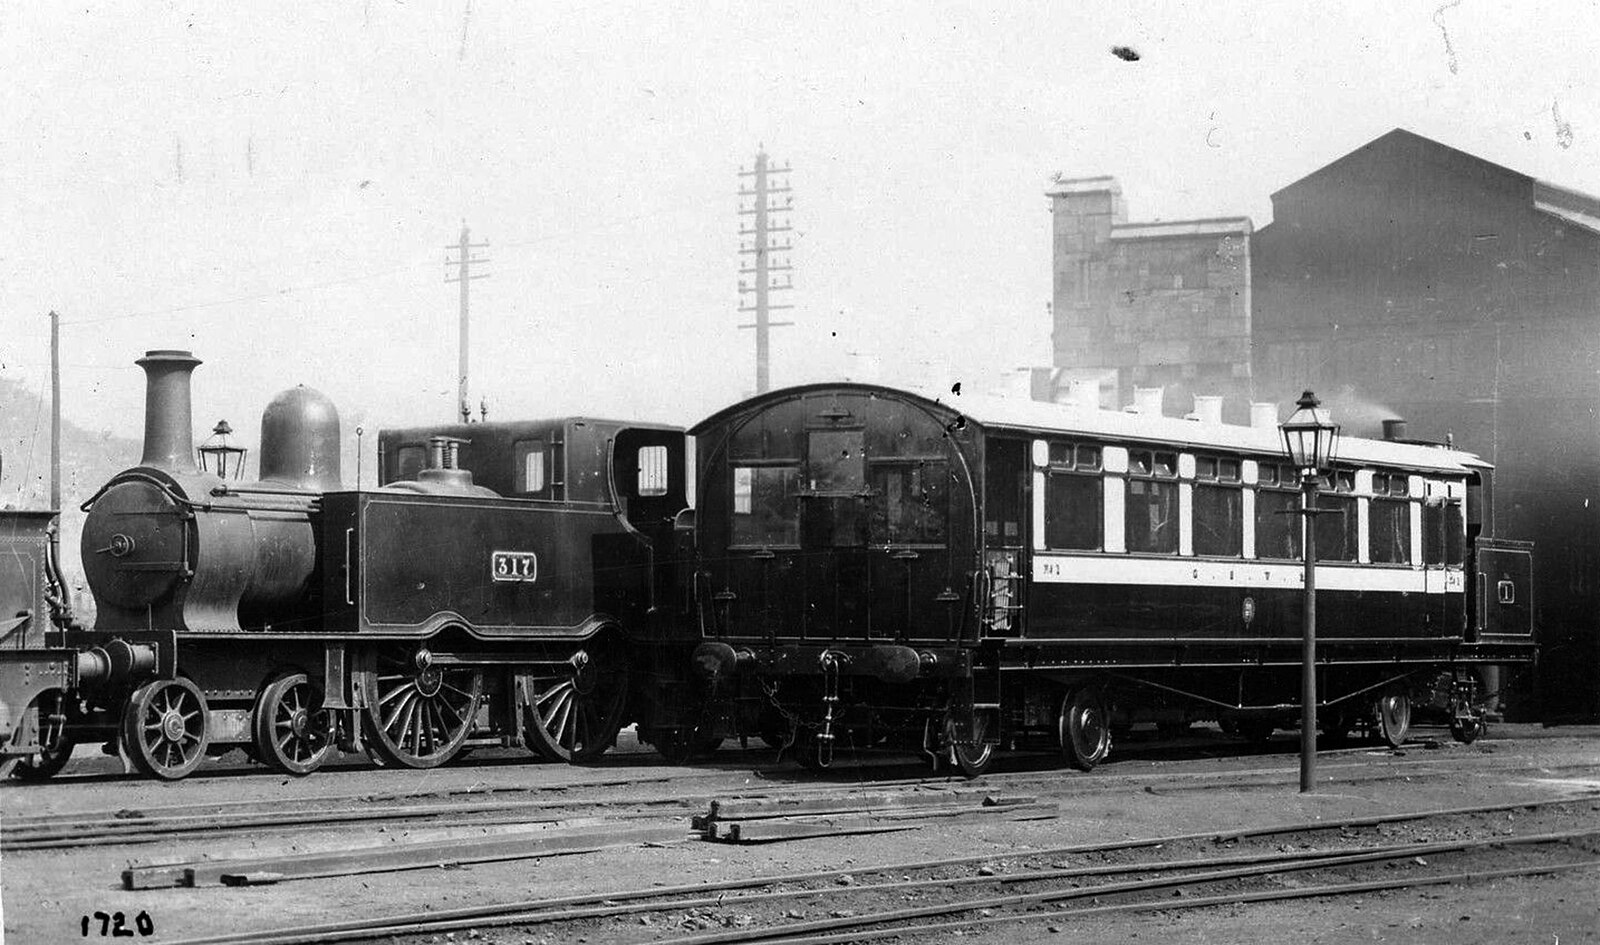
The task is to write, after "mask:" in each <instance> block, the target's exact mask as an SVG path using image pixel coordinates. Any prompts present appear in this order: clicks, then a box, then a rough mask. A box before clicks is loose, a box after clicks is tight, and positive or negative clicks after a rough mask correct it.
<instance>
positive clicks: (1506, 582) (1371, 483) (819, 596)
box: [690, 384, 1533, 773]
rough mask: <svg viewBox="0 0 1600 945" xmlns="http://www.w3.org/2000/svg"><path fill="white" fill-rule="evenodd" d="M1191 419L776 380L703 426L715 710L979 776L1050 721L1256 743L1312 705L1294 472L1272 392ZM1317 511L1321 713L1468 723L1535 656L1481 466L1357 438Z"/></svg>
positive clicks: (1101, 740) (1508, 546)
mask: <svg viewBox="0 0 1600 945" xmlns="http://www.w3.org/2000/svg"><path fill="white" fill-rule="evenodd" d="M1264 406H1266V407H1267V409H1266V410H1257V411H1256V415H1257V422H1256V423H1255V424H1253V425H1251V426H1233V425H1225V424H1223V423H1221V422H1220V417H1219V414H1220V410H1219V409H1217V408H1218V402H1215V401H1206V402H1202V403H1200V404H1199V405H1198V412H1197V415H1195V416H1192V417H1191V418H1187V419H1177V418H1169V417H1163V416H1159V415H1158V414H1156V413H1150V412H1145V413H1139V412H1128V411H1110V410H1101V409H1098V407H1097V406H1095V405H1087V404H1086V405H1080V406H1064V405H1057V404H1047V403H1040V402H1032V401H1011V400H986V399H982V398H972V397H967V396H956V397H951V398H950V399H949V401H948V402H944V401H942V400H940V399H931V398H928V397H924V396H920V395H917V394H913V393H908V392H904V391H899V390H892V389H889V388H885V387H877V386H871V385H862V384H821V385H813V386H806V387H798V388H792V389H788V390H783V391H778V392H774V393H770V394H765V395H761V396H758V397H756V398H754V399H751V400H747V401H745V402H743V403H740V404H737V405H735V406H732V407H729V408H727V409H726V410H723V411H721V412H719V413H717V414H715V415H714V416H712V417H710V418H708V419H707V420H705V421H703V422H701V423H700V424H699V425H697V426H696V427H694V428H692V429H691V431H690V432H691V434H693V435H694V436H695V437H696V442H697V451H698V453H697V464H696V465H697V469H698V471H699V484H698V489H697V495H698V503H697V525H696V534H697V540H698V548H699V555H700V559H699V560H700V564H699V570H698V572H697V574H696V583H695V591H696V601H697V606H698V610H699V622H700V625H701V627H702V630H703V633H704V642H703V643H702V644H701V645H700V647H699V649H698V650H697V651H696V666H697V668H698V670H699V672H700V673H701V675H702V677H703V678H704V680H705V681H706V683H707V685H709V686H710V687H712V691H713V693H714V695H713V704H712V709H711V712H710V716H709V718H711V719H714V720H716V722H717V724H720V725H722V726H723V727H724V728H725V729H735V730H741V731H759V732H762V733H763V734H764V735H765V736H766V737H767V738H768V739H769V740H771V741H775V742H779V743H781V744H786V745H790V746H793V747H794V748H795V749H796V750H797V751H798V752H799V753H800V757H801V760H802V761H803V762H805V763H808V764H818V765H825V764H827V763H828V762H829V761H830V760H831V757H832V756H833V754H834V753H835V752H837V751H839V750H840V749H841V747H842V746H846V745H855V746H864V745H873V744H881V743H886V742H894V741H900V742H902V743H903V742H906V741H908V740H909V741H910V742H911V743H912V744H916V745H920V747H921V748H922V749H923V750H925V751H926V752H928V753H929V754H931V755H933V756H934V757H935V758H939V757H948V758H950V759H951V760H952V761H953V762H954V763H955V764H957V765H958V766H959V767H961V768H962V769H963V770H965V771H967V772H968V773H976V772H978V771H981V770H983V769H984V768H985V766H987V764H988V763H989V761H990V759H991V758H992V756H993V753H994V750H995V749H996V748H997V747H999V746H1009V745H1014V744H1024V743H1028V742H1030V741H1031V742H1039V741H1047V742H1049V743H1052V744H1054V745H1056V746H1058V747H1059V749H1060V751H1062V752H1063V753H1064V754H1065V756H1066V758H1067V760H1069V761H1070V762H1071V763H1072V764H1074V765H1076V766H1078V767H1082V768H1089V767H1092V766H1093V765H1095V764H1096V763H1098V762H1099V761H1101V760H1102V759H1104V758H1105V757H1106V755H1107V753H1108V752H1109V751H1110V747H1111V741H1112V733H1113V731H1116V730H1118V729H1120V728H1122V727H1124V726H1128V725H1131V724H1133V723H1135V722H1139V721H1155V722H1157V723H1165V724H1168V725H1184V724H1187V723H1189V722H1192V721H1196V720H1204V719H1215V720H1219V721H1221V722H1223V723H1224V724H1225V725H1226V726H1229V727H1235V726H1237V727H1238V728H1239V729H1240V730H1242V731H1244V732H1246V733H1247V734H1251V735H1254V736H1256V737H1264V736H1265V735H1266V734H1270V732H1271V731H1272V728H1273V726H1275V725H1277V724H1279V723H1280V722H1286V721H1287V720H1288V718H1289V717H1290V716H1291V715H1292V714H1293V713H1294V711H1295V710H1296V709H1297V706H1298V696H1297V689H1296V687H1297V681H1298V672H1299V660H1300V650H1299V647H1300V636H1301V602H1302V599H1303V592H1302V581H1303V576H1302V575H1303V564H1302V558H1301V552H1302V548H1301V545H1302V535H1303V532H1302V524H1301V521H1302V516H1300V515H1299V514H1297V513H1298V510H1299V508H1300V504H1301V498H1300V495H1301V493H1300V492H1299V482H1298V477H1297V473H1296V472H1295V470H1293V469H1292V468H1289V467H1287V466H1286V464H1285V462H1284V457H1283V453H1282V447H1281V441H1280V439H1279V431H1278V429H1277V426H1276V417H1275V414H1274V413H1273V412H1272V410H1271V408H1270V405H1264ZM1338 459H1339V465H1338V467H1337V468H1336V469H1334V470H1333V471H1332V472H1331V473H1330V474H1329V476H1328V477H1327V479H1326V481H1325V482H1324V483H1323V493H1322V497H1321V498H1320V499H1319V501H1318V505H1319V507H1320V508H1323V509H1326V510H1328V511H1327V512H1326V513H1325V514H1323V515H1322V516H1321V519H1320V521H1319V525H1318V531H1317V548H1316V549H1315V553H1316V555H1317V561H1318V563H1317V566H1316V570H1317V599H1318V612H1319V614H1320V615H1321V616H1320V619H1319V625H1318V636H1319V640H1320V643H1321V646H1320V658H1319V664H1318V673H1319V676H1320V677H1321V690H1320V691H1321V692H1323V693H1324V694H1325V697H1326V701H1325V702H1324V703H1323V704H1322V705H1320V706H1319V707H1318V708H1319V717H1320V719H1321V724H1322V726H1323V727H1324V729H1325V730H1327V731H1330V732H1334V733H1342V732H1345V731H1347V730H1349V729H1350V728H1351V727H1353V726H1356V725H1369V726H1371V727H1373V728H1375V729H1376V731H1377V732H1378V733H1379V734H1380V735H1382V736H1383V737H1385V738H1387V739H1388V740H1389V741H1391V742H1395V743H1397V742H1398V741H1399V739H1400V738H1402V737H1403V736H1404V733H1405V729H1406V727H1407V725H1408V724H1409V719H1410V711H1411V704H1412V699H1413V696H1414V695H1416V694H1418V693H1421V692H1424V691H1427V692H1430V693H1433V694H1434V695H1432V696H1430V698H1432V699H1434V700H1435V701H1437V702H1438V703H1439V704H1440V707H1441V708H1444V709H1447V710H1448V711H1449V712H1450V713H1451V716H1452V719H1453V723H1454V730H1455V731H1456V733H1457V734H1458V736H1459V737H1462V738H1465V739H1470V738H1472V737H1474V736H1475V735H1476V732H1477V731H1478V730H1479V726H1480V722H1479V720H1478V718H1477V716H1476V715H1475V712H1474V710H1473V709H1472V705H1473V704H1474V701H1475V696H1476V694H1477V693H1476V692H1475V686H1476V681H1477V678H1478V674H1477V672H1476V670H1477V669H1479V668H1481V667H1485V666H1491V665H1503V664H1515V663H1519V662H1524V661H1526V660H1528V659H1530V658H1531V656H1532V652H1533V639H1532V626H1533V625H1532V612H1531V601H1530V600H1529V597H1528V595H1529V583H1528V578H1529V572H1530V556H1531V549H1530V547H1529V546H1528V545H1526V544H1523V543H1516V542H1506V541H1492V540H1489V539H1488V538H1486V537H1484V536H1486V535H1488V534H1491V531H1490V529H1489V528H1488V527H1487V526H1488V524H1489V516H1490V515H1492V506H1491V503H1490V501H1489V500H1490V493H1491V482H1492V478H1491V477H1492V470H1491V469H1490V467H1489V466H1488V465H1487V464H1485V463H1483V462H1482V461H1481V460H1479V459H1478V458H1477V457H1476V456H1474V455H1472V454H1470V453H1466V452H1462V451H1458V450H1454V449H1448V448H1445V447H1443V446H1440V445H1433V444H1424V443H1411V442H1401V441H1398V440H1365V439H1354V438H1346V439H1344V440H1343V441H1342V443H1341V452H1340V456H1339V457H1338Z"/></svg>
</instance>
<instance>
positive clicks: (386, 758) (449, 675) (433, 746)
mask: <svg viewBox="0 0 1600 945" xmlns="http://www.w3.org/2000/svg"><path fill="white" fill-rule="evenodd" d="M362 676H363V678H364V683H363V686H362V688H363V689H364V690H365V692H366V696H367V708H366V724H367V746H368V749H369V750H370V751H371V752H372V753H373V755H374V760H378V761H379V762H380V763H393V764H396V765H400V766H401V767H405V768H437V767H438V766H439V765H442V764H444V763H445V762H447V761H449V760H450V759H451V758H454V757H455V756H456V754H457V753H458V752H460V751H461V743H462V742H464V741H466V738H467V733H468V732H470V731H472V723H473V720H474V719H476V718H477V715H478V703H479V701H480V700H481V699H482V698H483V671H482V670H481V669H479V668H477V667H476V666H441V665H438V664H436V663H434V662H433V661H432V658H431V656H430V655H429V654H428V651H427V650H419V651H418V652H417V653H416V654H414V655H410V656H404V655H399V654H395V653H380V654H378V668H377V670H376V671H373V672H366V673H363V674H362Z"/></svg>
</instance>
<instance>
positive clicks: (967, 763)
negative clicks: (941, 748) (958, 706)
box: [944, 711, 994, 778]
mask: <svg viewBox="0 0 1600 945" xmlns="http://www.w3.org/2000/svg"><path fill="white" fill-rule="evenodd" d="M990 721H991V717H990V715H989V713H988V712H978V711H974V712H973V713H972V737H973V739H974V740H975V741H976V742H977V744H975V745H958V744H956V738H955V735H956V719H955V715H954V713H951V712H946V713H945V717H944V739H945V743H946V744H948V745H949V746H950V763H951V764H953V765H955V766H956V767H957V768H958V769H960V771H961V773H962V774H964V775H966V776H967V777H969V778H976V777H977V776H978V775H980V774H983V773H984V772H985V771H988V770H989V765H990V764H991V763H992V762H993V761H994V746H993V745H991V744H989V742H988V741H987V739H988V737H989V735H990V732H989V724H990Z"/></svg>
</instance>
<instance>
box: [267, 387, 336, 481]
mask: <svg viewBox="0 0 1600 945" xmlns="http://www.w3.org/2000/svg"><path fill="white" fill-rule="evenodd" d="M261 479H262V481H263V482H273V483H282V484H285V485H291V486H299V487H300V488H302V489H311V490H315V491H326V490H329V489H337V488H339V411H338V410H337V409H336V408H335V407H334V406H333V401H331V400H329V399H328V398H327V397H326V396H325V395H324V394H323V393H322V392H321V391H317V390H313V389H312V388H309V387H307V386H305V385H304V384H301V385H300V386H298V387H293V388H290V389H289V390H286V391H284V392H283V393H281V394H279V395H278V396H276V397H274V398H272V402H271V403H269V404H267V409H266V410H264V411H262V413H261Z"/></svg>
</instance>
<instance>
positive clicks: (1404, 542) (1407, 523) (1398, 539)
mask: <svg viewBox="0 0 1600 945" xmlns="http://www.w3.org/2000/svg"><path fill="white" fill-rule="evenodd" d="M1407 485H1408V482H1407V477H1405V476H1395V475H1389V474H1387V473H1375V474H1374V475H1373V477H1372V505H1371V507H1370V509H1369V510H1368V514H1367V525H1368V528H1367V531H1368V534H1369V537H1370V539H1371V544H1372V548H1371V551H1372V561H1373V563H1374V564H1410V563H1411V503H1410V502H1408V501H1406V493H1407Z"/></svg>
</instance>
